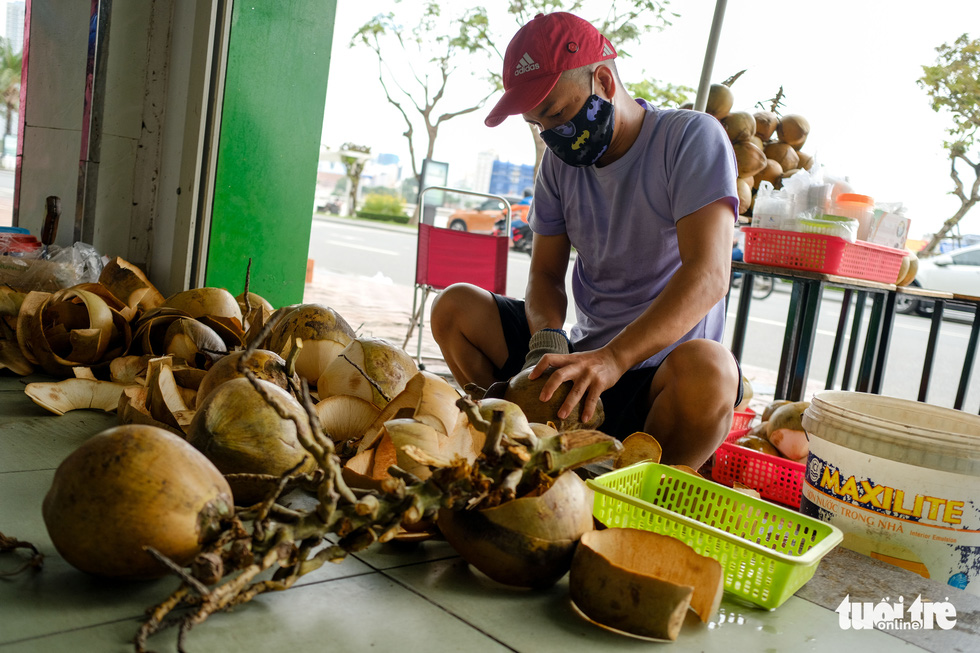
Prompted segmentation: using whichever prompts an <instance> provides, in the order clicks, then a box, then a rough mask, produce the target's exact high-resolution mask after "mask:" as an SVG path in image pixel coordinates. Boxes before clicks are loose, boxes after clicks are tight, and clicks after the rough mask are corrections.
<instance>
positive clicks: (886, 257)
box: [742, 227, 905, 283]
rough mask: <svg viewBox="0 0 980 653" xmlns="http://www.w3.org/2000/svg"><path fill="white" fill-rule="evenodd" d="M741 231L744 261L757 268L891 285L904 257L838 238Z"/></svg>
mask: <svg viewBox="0 0 980 653" xmlns="http://www.w3.org/2000/svg"><path fill="white" fill-rule="evenodd" d="M742 232H743V233H745V253H744V255H743V256H744V260H745V262H746V263H756V264H759V265H771V266H774V267H780V268H792V269H796V270H809V271H811V272H822V273H824V274H836V275H838V276H842V277H851V278H853V279H866V280H868V281H878V282H880V283H895V280H896V279H897V278H898V271H899V269H900V268H901V267H902V258H904V257H905V250H903V249H892V248H891V247H883V246H882V245H875V244H874V243H865V242H862V241H857V242H854V243H849V242H847V241H846V240H844V239H843V238H840V237H839V236H825V235H823V234H804V233H800V232H796V231H779V230H775V229H753V228H752V227H742Z"/></svg>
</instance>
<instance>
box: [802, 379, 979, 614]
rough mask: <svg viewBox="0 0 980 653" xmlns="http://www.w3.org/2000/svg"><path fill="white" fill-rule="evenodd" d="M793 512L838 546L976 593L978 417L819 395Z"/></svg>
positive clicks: (807, 424) (872, 398) (850, 395)
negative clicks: (837, 539) (825, 529)
mask: <svg viewBox="0 0 980 653" xmlns="http://www.w3.org/2000/svg"><path fill="white" fill-rule="evenodd" d="M803 428H804V429H805V430H806V432H807V433H808V435H809V437H810V454H809V457H808V459H807V468H806V479H805V482H804V485H803V497H802V499H801V503H800V511H801V512H802V513H803V514H806V515H809V516H811V517H815V518H817V519H821V520H823V521H827V522H830V523H832V524H833V525H835V526H837V527H838V528H840V529H841V531H843V532H844V541H843V542H842V546H844V547H846V548H849V549H852V550H854V551H857V552H859V553H863V554H864V555H868V556H871V557H873V558H877V559H879V560H883V561H885V562H889V563H891V564H894V565H897V566H900V567H903V568H905V569H909V570H912V571H915V572H917V573H919V574H921V575H923V576H926V577H928V578H934V579H936V580H940V581H943V582H945V583H948V584H949V585H953V586H954V587H959V588H960V589H965V590H966V591H968V592H970V593H972V594H977V595H980V417H977V416H974V415H969V414H967V413H964V412H961V411H958V410H952V409H949V408H940V407H938V406H931V405H929V404H923V403H920V402H916V401H908V400H905V399H897V398H894V397H882V396H878V395H871V394H865V393H858V392H836V391H828V392H822V393H819V394H817V395H815V396H814V398H813V399H812V401H811V402H810V407H809V408H807V410H806V412H805V413H804V414H803Z"/></svg>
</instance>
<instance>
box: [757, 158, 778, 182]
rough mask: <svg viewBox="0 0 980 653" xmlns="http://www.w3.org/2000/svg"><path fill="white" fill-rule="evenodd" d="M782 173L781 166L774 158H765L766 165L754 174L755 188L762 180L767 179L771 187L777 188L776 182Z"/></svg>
mask: <svg viewBox="0 0 980 653" xmlns="http://www.w3.org/2000/svg"><path fill="white" fill-rule="evenodd" d="M782 174H783V166H781V165H780V164H779V161H777V160H776V159H766V167H765V168H763V169H762V171H761V172H759V173H758V174H756V175H755V188H758V187H759V184H761V183H762V182H764V181H768V182H769V183H770V184H772V186H773V188H779V185H778V183H777V182H779V178H780V177H781V176H782Z"/></svg>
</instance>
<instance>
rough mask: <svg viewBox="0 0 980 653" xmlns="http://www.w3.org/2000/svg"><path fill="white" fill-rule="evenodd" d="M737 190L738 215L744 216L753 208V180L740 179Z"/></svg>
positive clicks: (737, 181)
mask: <svg viewBox="0 0 980 653" xmlns="http://www.w3.org/2000/svg"><path fill="white" fill-rule="evenodd" d="M735 188H736V189H737V190H738V214H739V215H744V214H745V212H746V211H748V210H749V207H751V206H752V178H751V177H739V178H738V179H737V180H736V182H735Z"/></svg>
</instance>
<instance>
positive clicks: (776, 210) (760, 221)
mask: <svg viewBox="0 0 980 653" xmlns="http://www.w3.org/2000/svg"><path fill="white" fill-rule="evenodd" d="M756 198H757V199H756V202H755V204H754V205H753V207H752V226H753V227H758V228H759V229H782V228H783V225H784V224H785V223H786V222H787V221H788V220H789V219H790V218H792V217H793V202H792V200H791V198H788V197H784V196H782V195H775V194H771V195H770V194H763V195H762V196H761V197H760V196H758V195H757V196H756Z"/></svg>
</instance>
